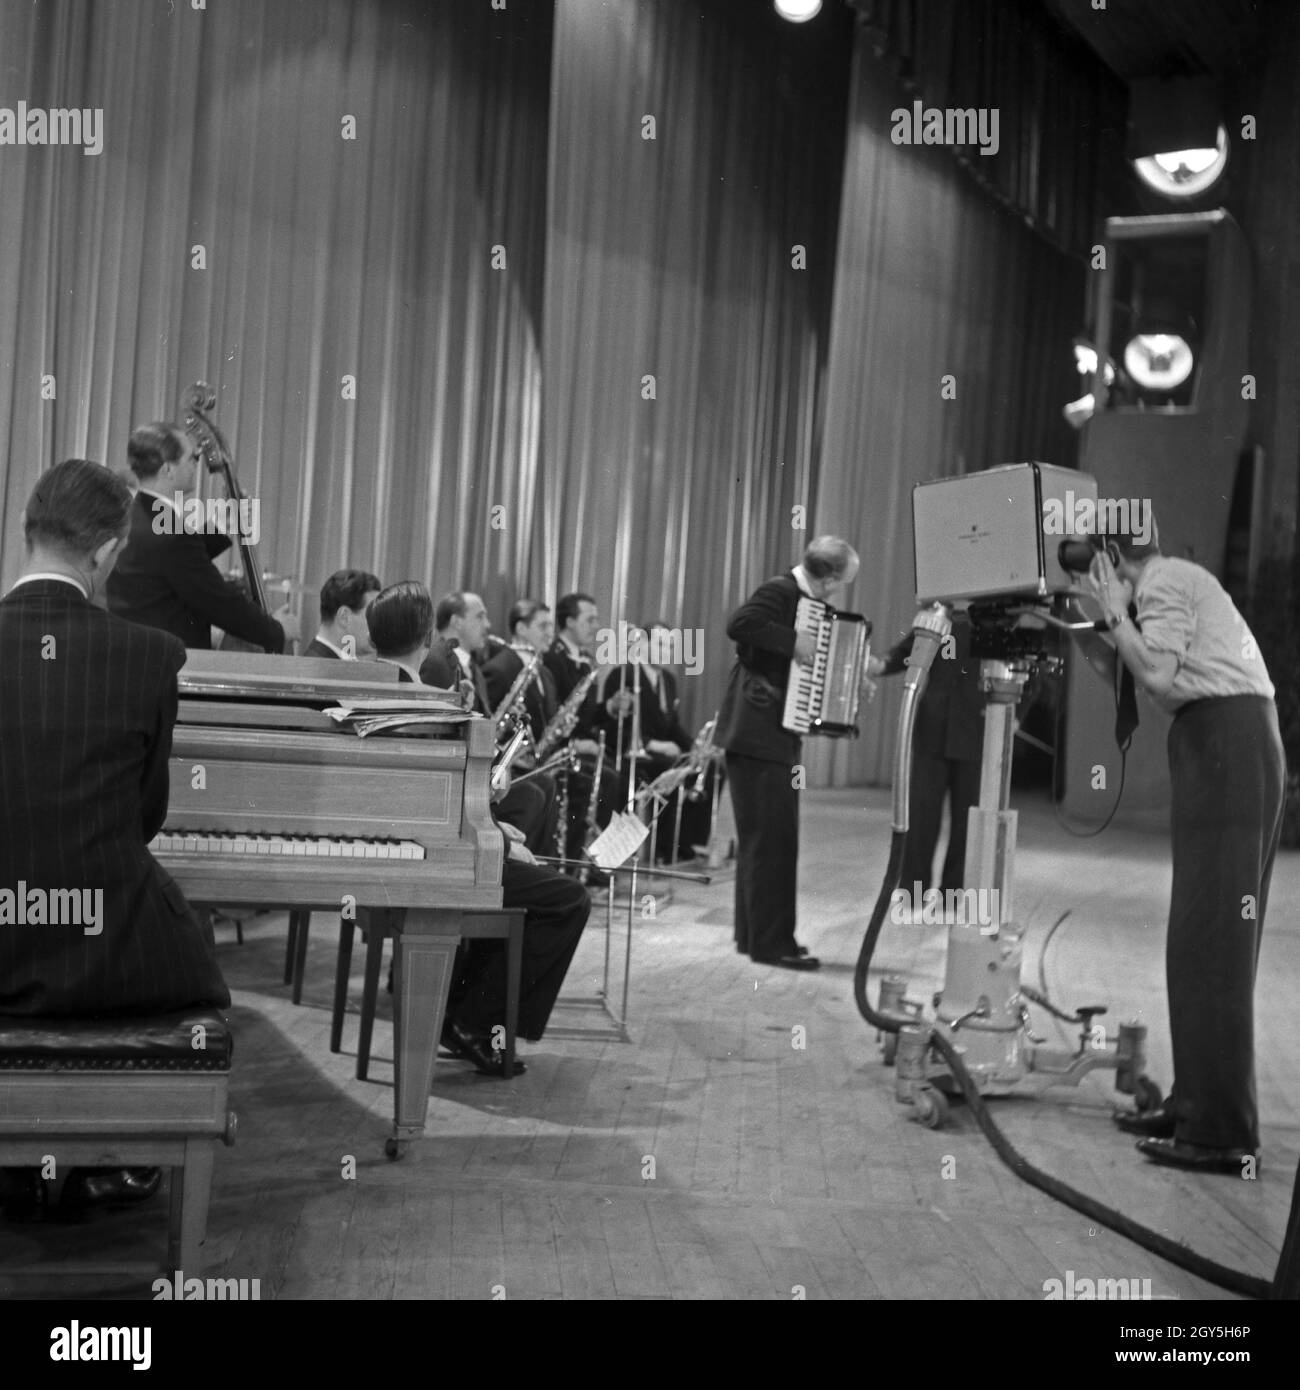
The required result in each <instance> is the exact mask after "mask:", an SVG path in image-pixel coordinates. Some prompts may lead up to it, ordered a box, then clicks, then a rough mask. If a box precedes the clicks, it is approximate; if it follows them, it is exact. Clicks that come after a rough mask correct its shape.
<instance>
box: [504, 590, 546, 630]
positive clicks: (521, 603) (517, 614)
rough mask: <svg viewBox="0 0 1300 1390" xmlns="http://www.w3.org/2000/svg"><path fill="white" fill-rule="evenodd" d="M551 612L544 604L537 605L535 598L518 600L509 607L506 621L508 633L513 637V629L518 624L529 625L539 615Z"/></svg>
mask: <svg viewBox="0 0 1300 1390" xmlns="http://www.w3.org/2000/svg"><path fill="white" fill-rule="evenodd" d="M550 611H551V610H550V609H549V608H548V607H547V606H546V605H545V604H544V603H539V602H538V601H537V600H536V599H535V598H518V599H516V600H515V601H514V602H513V603H512V604H511V605H510V617H509V619H508V623H509V627H508V629H507V630H508V631H509V633H510V635H511V636H512V637H513V636H514V635H515V628H517V627H518V626H519V624H520V623H531V622H532V620H533V619H534V618H535V617H536V616H537V615H538V614H539V613H549V612H550Z"/></svg>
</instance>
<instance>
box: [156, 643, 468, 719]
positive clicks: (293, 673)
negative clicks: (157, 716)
mask: <svg viewBox="0 0 1300 1390" xmlns="http://www.w3.org/2000/svg"><path fill="white" fill-rule="evenodd" d="M177 684H178V685H179V687H180V694H181V698H182V699H209V700H211V699H219V700H258V701H267V702H272V703H289V704H309V705H313V706H316V707H318V708H323V707H324V706H325V705H335V704H341V703H346V702H348V701H350V700H364V699H367V698H370V699H374V698H380V699H383V698H387V699H401V700H402V701H403V703H409V704H411V705H421V706H423V705H428V706H430V708H431V709H438V708H449V709H456V710H459V709H460V708H461V702H460V694H459V692H457V691H454V690H440V689H438V688H437V687H436V686H425V685H414V684H410V685H406V684H403V685H399V684H398V681H397V667H396V666H390V665H389V664H388V663H387V662H383V661H338V660H335V659H333V658H330V657H316V656H270V655H268V654H267V653H266V652H226V651H215V652H209V651H199V650H192V651H188V652H186V654H185V665H184V666H183V667H182V668H181V671H180V675H179V676H178V677H177Z"/></svg>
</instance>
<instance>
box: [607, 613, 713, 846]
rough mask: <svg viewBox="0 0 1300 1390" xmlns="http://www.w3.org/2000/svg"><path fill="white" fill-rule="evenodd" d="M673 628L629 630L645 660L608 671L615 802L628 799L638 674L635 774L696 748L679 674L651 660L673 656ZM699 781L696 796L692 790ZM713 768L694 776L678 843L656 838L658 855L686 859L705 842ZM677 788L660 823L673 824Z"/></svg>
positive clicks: (647, 774) (674, 761)
mask: <svg viewBox="0 0 1300 1390" xmlns="http://www.w3.org/2000/svg"><path fill="white" fill-rule="evenodd" d="M672 637H673V630H672V629H671V628H670V627H669V626H668V624H667V623H665V622H661V621H656V622H652V623H648V624H646V625H645V627H642V628H636V627H631V628H629V629H628V636H627V640H628V646H629V654H636V653H637V652H638V651H644V653H645V654H646V655H647V656H649V658H650V660H648V661H635V662H633V661H629V662H628V663H627V664H625V665H623V666H620V667H618V668H617V669H616V670H613V671H610V672H609V674H608V675H606V677H605V681H604V685H603V687H602V690H601V697H602V702H603V703H602V707H601V711H600V714H601V727H602V728H603V729H604V730H605V742H606V747H607V749H608V750H609V752H610V756H611V757H613V756H614V755H615V754H621V755H622V757H621V760H620V759H616V764H617V762H618V761H621V765H622V771H621V773H619V774H618V776H619V790H618V795H619V800H620V801H621V802H626V800H627V790H628V787H627V783H628V776H629V774H630V771H631V760H630V758H629V757H628V754H629V752H630V751H631V747H632V734H633V722H634V721H633V719H632V713H631V706H632V705H633V704H635V703H636V700H635V694H634V692H635V691H636V690H637V688H638V680H637V674H638V671H639V673H640V682H639V688H640V705H639V707H640V721H639V728H638V732H639V733H640V736H641V749H640V750H639V752H640V756H638V758H637V776H638V779H639V780H640V781H641V782H642V783H643V784H644V783H646V782H653V781H654V780H655V779H656V778H657V777H660V776H662V775H663V774H664V773H665V772H668V771H669V770H670V769H672V768H674V767H678V766H679V765H680V763H681V760H682V758H683V755H684V754H686V753H687V752H689V751H690V749H691V748H692V747H693V746H694V742H695V740H694V739H693V738H692V737H691V735H690V734H689V733H687V731H686V729H685V728H684V727H683V726H682V722H681V718H680V713H679V710H680V701H679V699H678V695H677V678H676V677H675V676H674V675H673V673H672V671H671V670H670V669H669V668H668V666H667V665H666V664H663V665H656V664H654V662H655V658H656V657H659V658H660V659H661V660H662V657H663V656H664V655H667V654H671V651H672ZM620 696H623V697H625V702H626V712H625V713H624V715H623V717H622V718H621V719H620V718H619V717H618V715H617V713H615V714H613V715H611V714H610V713H609V710H611V709H613V710H615V711H617V710H618V708H620V700H619V697H620ZM697 782H698V784H699V791H698V794H695V795H691V794H689V793H693V792H694V791H695V785H696V783H697ZM712 786H713V771H712V767H710V768H709V769H708V770H707V771H706V773H705V775H704V778H703V779H700V778H697V777H696V776H695V775H692V777H691V779H690V782H689V783H688V784H687V785H686V787H685V790H686V791H687V793H688V794H687V795H686V796H685V797H684V798H682V800H681V807H682V816H681V834H680V837H679V840H678V844H677V846H676V847H674V846H671V845H669V844H668V843H667V838H669V837H666V836H664V835H663V834H661V835H660V836H659V847H658V853H659V854H660V856H662V857H665V858H668V859H671V858H673V857H674V855H675V854H678V855H680V856H681V857H683V858H687V859H689V858H690V857H691V855H692V854H693V853H694V847H695V846H696V845H701V844H705V843H706V842H707V841H708V838H709V830H710V821H711V817H712ZM679 796H681V793H680V792H679V791H673V792H672V793H671V794H670V795H669V798H668V800H667V802H666V803H665V805H664V808H663V811H662V812H661V814H660V817H659V824H660V825H661V826H664V827H669V828H671V827H674V826H675V825H676V823H677V805H678V800H679Z"/></svg>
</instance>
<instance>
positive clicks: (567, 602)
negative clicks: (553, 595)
mask: <svg viewBox="0 0 1300 1390" xmlns="http://www.w3.org/2000/svg"><path fill="white" fill-rule="evenodd" d="M595 602H596V600H595V599H594V598H592V596H591V595H590V594H565V595H564V597H563V598H562V599H561V600H560V601H559V602H558V603H557V604H556V605H555V626H556V628H557V629H558V630H559V631H560V632H563V631H564V629H565V628H566V627H567V626H568V624H569V619H570V618H576V617H577V616H578V614H579V613H580V612H582V605H583V604H584V603H591V604H594V603H595Z"/></svg>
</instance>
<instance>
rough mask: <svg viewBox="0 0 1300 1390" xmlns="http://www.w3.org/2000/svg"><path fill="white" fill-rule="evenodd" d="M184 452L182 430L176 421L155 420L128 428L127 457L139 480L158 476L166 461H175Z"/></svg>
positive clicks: (183, 434)
mask: <svg viewBox="0 0 1300 1390" xmlns="http://www.w3.org/2000/svg"><path fill="white" fill-rule="evenodd" d="M184 452H185V431H184V430H182V429H181V427H180V426H179V425H169V424H168V423H167V422H166V421H163V420H157V421H155V422H154V423H153V424H152V425H141V426H140V428H139V429H136V430H132V431H131V438H130V439H129V440H128V441H127V446H126V458H127V462H128V463H129V464H130V465H131V472H132V473H134V474H135V476H136V477H137V478H139V479H140V481H141V482H147V481H148V480H149V479H150V478H154V477H157V475H158V471H159V469H161V468H162V466H163V464H165V463H175V462H176V460H177V459H179V458H180V457H181V456H182V455H183V454H184Z"/></svg>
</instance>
